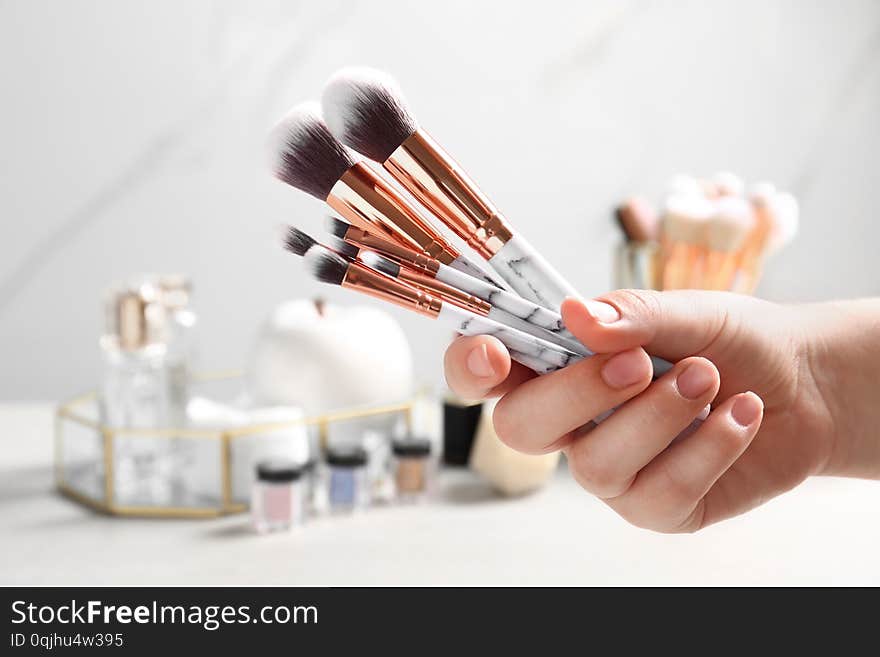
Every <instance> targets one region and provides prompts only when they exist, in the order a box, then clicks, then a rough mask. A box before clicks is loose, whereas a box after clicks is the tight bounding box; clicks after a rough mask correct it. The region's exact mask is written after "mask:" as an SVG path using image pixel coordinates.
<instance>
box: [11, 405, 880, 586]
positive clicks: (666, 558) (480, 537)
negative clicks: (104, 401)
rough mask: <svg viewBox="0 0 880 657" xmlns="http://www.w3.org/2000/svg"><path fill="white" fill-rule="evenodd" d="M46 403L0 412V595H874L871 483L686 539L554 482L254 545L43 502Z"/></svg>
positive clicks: (876, 525) (816, 486) (820, 487)
mask: <svg viewBox="0 0 880 657" xmlns="http://www.w3.org/2000/svg"><path fill="white" fill-rule="evenodd" d="M52 410H53V406H52V405H51V404H15V405H12V404H7V405H0V441H2V451H0V584H7V585H8V584H24V585H49V584H81V585H119V584H155V585H160V584H168V585H173V584H330V585H344V584H351V585H363V584H377V585H385V584H387V585H391V584H403V585H406V584H459V585H467V584H475V585H482V584H497V585H516V584H521V585H540V584H553V585H569V584H577V585H615V584H622V585H639V584H644V585H650V584H669V585H704V584H754V585H800V584H841V585H843V584H849V585H859V584H873V585H878V584H880V549H878V548H880V483H878V482H869V481H857V480H845V479H813V480H810V481H808V482H806V483H805V484H804V485H802V486H801V487H800V488H798V489H797V490H795V491H793V492H791V493H789V494H788V495H785V496H783V497H780V498H777V499H776V500H773V501H771V502H770V503H768V504H766V505H765V506H764V507H762V508H760V509H757V510H756V511H753V512H752V513H750V514H747V515H745V516H742V517H739V518H735V519H733V520H731V521H728V522H726V523H722V524H720V525H716V526H714V527H710V528H708V529H707V530H704V531H702V532H700V533H698V534H695V535H685V536H667V535H661V534H654V533H650V532H647V531H644V530H640V529H637V528H634V527H631V526H629V525H628V524H626V523H625V522H624V521H622V520H621V519H620V518H618V517H617V516H616V515H615V514H614V513H612V512H611V511H610V510H609V509H607V508H606V507H605V506H604V505H603V504H602V503H601V502H599V501H597V500H596V499H594V498H592V497H590V496H589V495H587V494H585V493H583V492H582V491H581V490H580V489H579V488H578V487H577V486H576V485H575V484H574V482H573V481H572V480H571V479H570V478H569V477H568V475H567V473H566V472H564V471H560V473H559V476H558V477H556V479H555V480H554V481H553V482H552V483H551V484H550V485H549V486H548V487H547V488H545V489H544V490H542V491H540V492H539V493H537V494H534V495H532V496H529V497H526V498H521V499H499V498H496V497H494V495H493V494H492V493H491V492H490V491H489V490H488V489H487V488H486V487H485V485H483V483H482V482H481V481H479V480H478V479H477V478H476V477H475V476H473V475H471V474H470V473H468V472H466V471H446V472H444V473H443V477H442V490H443V495H442V496H441V497H440V499H438V500H437V501H435V502H433V503H431V504H429V505H425V506H421V507H408V508H401V507H396V508H384V509H375V510H370V511H367V512H365V513H363V514H361V515H360V516H356V517H349V518H338V517H334V518H321V519H318V520H316V521H314V522H312V523H311V524H310V525H308V526H305V527H302V528H300V529H298V530H296V531H294V532H290V533H283V534H275V535H269V536H257V535H255V534H253V533H252V532H251V531H250V530H249V528H248V524H247V517H246V516H231V517H226V518H221V519H211V520H154V519H131V518H111V517H108V516H104V515H101V514H97V513H94V512H92V511H90V510H88V509H85V508H83V507H81V506H78V505H77V504H76V503H74V502H72V501H70V500H68V499H66V498H63V497H61V496H59V495H58V494H56V493H55V492H54V490H53V484H52V470H51V454H52V451H51V449H52Z"/></svg>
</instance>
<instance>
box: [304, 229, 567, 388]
mask: <svg viewBox="0 0 880 657" xmlns="http://www.w3.org/2000/svg"><path fill="white" fill-rule="evenodd" d="M305 260H306V261H307V263H308V264H309V266H310V268H311V271H312V274H313V275H314V277H315V278H317V279H318V280H319V281H321V282H324V283H329V284H331V285H339V286H341V287H344V288H347V289H351V290H355V291H356V292H360V293H362V294H366V295H369V296H372V297H375V298H378V299H382V300H383V301H388V302H390V303H393V304H395V305H398V306H401V307H404V308H408V309H409V310H412V311H415V312H417V313H419V314H422V315H425V316H427V317H431V318H432V319H440V320H441V321H444V322H447V323H449V324H451V325H453V326H454V327H455V330H456V331H457V332H458V333H461V334H462V335H484V334H485V335H494V336H495V337H496V338H498V339H499V340H501V342H502V343H504V345H505V346H507V347H508V348H509V349H511V350H512V351H513V353H511V357H514V356H515V357H519V356H520V355H525V356H527V357H528V360H529V362H528V364H527V366H528V367H531V368H533V369H535V371H536V372H538V373H539V374H545V373H547V372H551V371H553V370H556V369H559V368H561V367H565V366H566V365H568V364H570V363H573V362H576V361H577V360H580V359H581V358H582V356H578V355H576V354H573V353H571V352H569V351H566V350H564V349H562V348H561V347H559V346H557V345H553V344H550V343H549V342H545V341H544V340H541V339H539V338H536V337H534V336H531V335H528V334H525V333H522V332H521V331H518V330H516V329H513V328H510V327H508V326H504V325H502V324H499V323H498V322H495V321H493V320H491V319H488V318H486V317H480V316H479V315H477V314H475V313H473V312H470V311H468V310H464V309H462V308H459V307H458V306H456V305H454V304H452V303H448V302H445V301H443V300H442V299H440V298H439V297H436V296H432V295H430V294H428V293H426V292H424V291H423V290H420V289H418V288H416V287H414V286H412V285H408V284H406V283H403V282H401V281H399V280H395V279H393V278H391V277H389V276H386V275H385V274H382V273H380V272H378V271H376V270H374V269H371V268H369V267H367V266H366V265H364V264H363V263H360V262H357V261H350V260H347V259H346V258H344V257H343V256H341V255H339V254H337V253H334V252H333V251H331V250H329V249H327V248H325V247H323V246H321V245H319V244H318V245H315V246H313V247H312V248H310V249H309V250H308V251H307V252H306V254H305ZM524 364H526V363H524Z"/></svg>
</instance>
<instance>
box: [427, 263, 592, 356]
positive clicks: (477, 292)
mask: <svg viewBox="0 0 880 657" xmlns="http://www.w3.org/2000/svg"><path fill="white" fill-rule="evenodd" d="M437 280H439V281H441V282H443V283H446V284H447V285H451V286H453V287H457V288H458V289H459V290H462V291H463V292H467V293H468V294H473V295H474V296H475V297H477V298H479V299H482V300H483V301H487V302H489V303H490V304H492V306H493V307H495V308H500V309H501V310H504V311H507V312H509V313H510V314H511V315H516V316H517V317H519V318H521V319H524V320H526V321H527V322H529V323H531V324H534V325H535V326H540V327H541V328H542V329H544V330H546V331H550V332H551V333H558V334H560V335H564V336H565V337H568V338H571V339H575V338H574V336H573V335H572V334H571V333H569V332H568V329H566V328H565V327H564V326H563V325H562V316H561V315H560V314H559V313H558V312H556V311H553V310H550V309H549V308H545V307H544V306H540V305H538V304H536V303H535V302H533V301H529V300H528V299H523V298H522V297H521V296H518V295H516V294H513V293H511V292H506V291H504V290H499V289H498V288H495V287H493V286H492V285H490V284H488V283H486V282H484V281H482V280H479V279H476V278H474V277H473V276H470V275H468V274H465V273H463V272H460V271H458V270H456V269H452V268H451V267H448V266H446V265H443V264H441V265H439V267H438V268H437Z"/></svg>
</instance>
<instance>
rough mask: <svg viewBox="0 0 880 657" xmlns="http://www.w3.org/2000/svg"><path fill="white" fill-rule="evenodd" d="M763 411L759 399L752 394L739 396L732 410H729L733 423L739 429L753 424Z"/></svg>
mask: <svg viewBox="0 0 880 657" xmlns="http://www.w3.org/2000/svg"><path fill="white" fill-rule="evenodd" d="M763 410H764V404H763V403H762V402H761V398H760V397H758V395H756V394H754V393H751V392H749V393H746V394H744V395H740V396H739V397H738V398H737V400H736V401H735V402H733V408H731V409H730V414H731V415H732V416H733V420H734V422H736V423H737V424H738V425H740V426H741V427H748V426H751V425H752V424H754V423H755V422H756V421H757V420H758V418H759V417H761V411H763Z"/></svg>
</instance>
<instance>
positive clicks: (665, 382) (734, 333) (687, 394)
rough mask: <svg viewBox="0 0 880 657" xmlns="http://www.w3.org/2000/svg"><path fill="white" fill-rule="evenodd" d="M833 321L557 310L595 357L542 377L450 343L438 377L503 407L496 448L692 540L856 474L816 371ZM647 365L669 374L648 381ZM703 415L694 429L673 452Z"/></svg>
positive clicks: (702, 297)
mask: <svg viewBox="0 0 880 657" xmlns="http://www.w3.org/2000/svg"><path fill="white" fill-rule="evenodd" d="M854 303H859V302H854ZM829 308H834V306H833V305H832V304H825V305H818V306H801V307H785V306H779V305H776V304H772V303H769V302H766V301H761V300H758V299H754V298H751V297H744V296H739V295H734V294H728V293H721V292H701V291H676V292H647V291H632V290H620V291H617V292H613V293H611V294H609V295H607V296H605V297H602V298H601V300H594V301H587V302H582V301H579V300H575V299H568V300H567V301H566V302H565V304H564V305H563V308H562V313H563V319H564V321H565V325H566V326H567V327H568V328H569V330H570V331H571V332H572V333H573V334H574V335H575V336H576V337H577V338H578V339H580V340H581V341H582V342H583V343H584V344H585V345H586V346H587V347H589V348H590V349H592V350H593V351H595V352H596V354H597V355H596V356H594V357H592V358H587V359H585V360H584V361H582V362H580V363H577V364H575V365H573V366H570V367H568V368H565V369H564V370H560V371H558V372H554V373H552V374H548V375H545V376H542V377H537V376H535V375H534V373H532V372H531V371H529V370H527V369H526V368H524V367H522V366H521V365H518V364H516V363H512V362H511V361H510V358H509V356H508V354H507V351H506V350H505V348H504V346H503V345H502V344H501V343H500V342H499V341H498V340H496V339H494V338H492V337H490V336H476V337H468V338H459V339H458V340H456V341H455V342H454V343H453V344H452V345H451V346H450V347H449V349H448V351H447V353H446V362H445V365H446V378H447V381H448V383H449V385H450V386H451V387H452V389H453V390H455V391H456V392H457V393H458V394H459V395H461V396H462V397H465V398H470V399H476V398H482V397H491V396H502V398H501V400H500V401H499V402H498V405H497V407H496V409H495V415H494V422H495V428H496V431H497V433H498V435H499V436H500V437H501V439H502V440H503V441H504V442H505V443H507V444H508V445H510V446H511V447H513V448H514V449H517V450H520V451H522V452H527V453H543V452H548V451H553V450H560V449H561V450H562V451H563V452H564V453H565V454H566V456H567V457H568V463H569V468H570V469H571V472H572V474H573V475H574V477H575V479H576V480H577V481H578V482H579V483H580V484H581V486H583V487H584V488H585V489H586V490H588V491H589V492H591V493H593V494H595V495H597V496H598V497H600V498H602V499H603V500H604V501H605V502H606V503H607V504H608V505H609V506H610V507H611V508H613V509H614V510H615V511H616V512H617V513H619V514H620V515H621V516H623V517H624V518H626V519H627V520H628V521H630V522H631V523H633V524H635V525H638V526H640V527H646V528H650V529H654V530H657V531H664V532H691V531H696V530H698V529H700V528H702V527H705V526H706V525H709V524H711V523H714V522H717V521H719V520H722V519H724V518H728V517H730V516H733V515H736V514H739V513H743V512H744V511H747V510H749V509H751V508H753V507H755V506H758V505H759V504H762V503H763V502H765V501H767V500H768V499H770V498H772V497H774V496H776V495H778V494H780V493H782V492H784V491H786V490H788V489H790V488H792V487H794V486H795V485H797V484H798V483H799V482H801V481H802V480H803V479H805V478H806V477H808V476H810V475H813V474H819V473H831V472H833V473H839V474H849V473H852V472H854V467H855V469H856V470H857V469H858V467H856V466H853V464H852V458H850V457H851V456H852V454H851V452H852V451H853V450H852V449H849V448H847V447H845V446H842V445H841V444H839V443H841V442H842V441H843V440H845V437H841V436H840V435H839V432H836V431H835V427H836V426H838V425H839V423H838V422H837V421H836V417H837V415H838V414H839V413H840V412H841V409H840V408H838V407H839V406H840V404H839V403H837V401H835V400H836V399H837V398H838V397H839V395H837V396H835V395H833V394H832V395H831V396H832V397H834V399H831V400H830V401H829V398H828V397H829V392H828V390H827V387H828V386H827V384H828V382H829V378H828V377H825V376H819V377H817V376H816V372H815V371H814V370H815V369H816V367H817V366H821V367H823V368H824V367H828V368H831V369H835V368H836V369H838V370H839V369H841V368H846V367H848V365H847V364H846V363H844V362H842V361H840V360H835V359H836V358H837V356H834V355H830V354H829V353H825V352H828V351H829V350H828V349H823V348H822V347H820V346H817V345H819V344H822V345H824V346H825V347H827V344H826V343H825V342H823V341H822V340H821V339H818V340H817V337H818V336H822V335H828V334H829V333H834V330H833V327H834V324H833V322H831V323H829V320H828V318H827V316H826V315H827V312H826V311H827V309H829ZM823 309H825V310H823ZM873 310H876V308H874V309H873ZM876 317H880V314H878V315H876ZM878 337H880V336H877V334H876V333H875V334H874V339H875V340H876V339H877V338H878ZM646 351H647V352H648V353H651V354H652V355H656V356H660V357H662V358H665V359H667V360H670V361H672V362H675V363H676V364H675V366H674V368H673V369H672V370H671V371H670V372H668V373H667V374H665V375H664V376H663V377H661V378H660V379H658V380H657V381H655V382H653V383H652V382H651V365H650V360H649V359H648V356H647V354H646ZM830 351H832V352H833V351H835V350H834V349H831V350H830ZM874 366H875V367H877V370H876V372H875V377H876V379H878V380H880V362H875V363H874V364H873V365H872V367H874ZM838 374H840V373H838ZM836 378H837V379H843V378H845V377H844V376H842V375H840V376H838V377H836ZM844 388H845V386H844ZM861 395H862V397H864V396H865V393H864V392H862V393H861ZM838 401H839V400H838ZM850 401H851V402H852V403H853V404H854V403H855V400H852V399H851V400H850ZM709 402H712V404H713V410H712V413H711V414H710V415H709V417H708V418H707V419H706V421H705V422H704V423H703V424H702V426H700V427H699V429H697V430H696V431H695V432H691V433H690V434H689V435H688V432H685V433H684V434H682V436H681V437H680V438H679V439H678V440H676V437H677V436H679V434H680V433H682V432H683V431H684V430H685V429H686V428H687V427H688V426H689V425H690V424H691V422H692V420H693V419H694V417H695V416H696V415H697V414H698V413H699V412H700V410H701V409H702V408H703V407H704V406H705V405H706V404H707V403H709ZM621 405H623V406H622V407H621V408H619V409H618V410H617V411H616V412H615V413H613V414H612V415H611V416H610V417H608V418H607V419H606V420H605V421H604V422H602V423H600V424H598V425H595V424H593V423H592V422H590V420H591V419H592V418H594V417H596V416H598V415H600V414H601V413H603V412H604V411H607V410H609V409H611V408H614V407H617V406H621ZM850 410H852V409H850ZM872 435H873V434H872ZM868 443H869V444H868V446H867V447H865V446H864V445H862V446H861V447H862V448H864V449H862V452H865V453H867V454H870V455H871V457H870V458H874V457H875V456H876V462H875V463H871V464H869V465H868V469H867V471H866V472H869V473H872V472H880V453H878V452H880V447H878V446H877V445H880V441H877V442H876V444H875V443H871V441H868ZM859 458H866V457H865V455H864V454H862V455H861V456H860V457H859Z"/></svg>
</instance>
